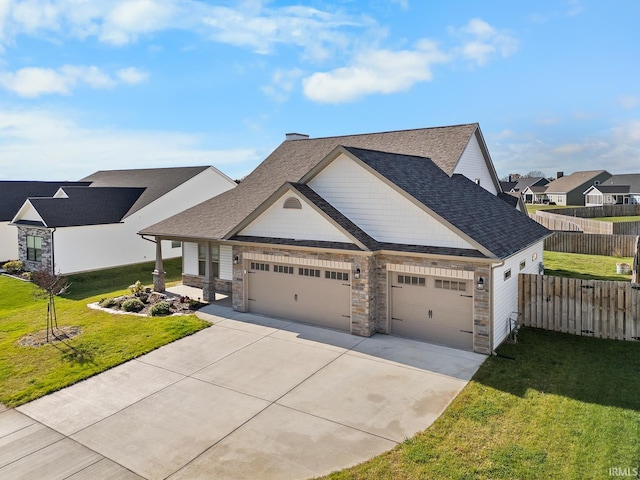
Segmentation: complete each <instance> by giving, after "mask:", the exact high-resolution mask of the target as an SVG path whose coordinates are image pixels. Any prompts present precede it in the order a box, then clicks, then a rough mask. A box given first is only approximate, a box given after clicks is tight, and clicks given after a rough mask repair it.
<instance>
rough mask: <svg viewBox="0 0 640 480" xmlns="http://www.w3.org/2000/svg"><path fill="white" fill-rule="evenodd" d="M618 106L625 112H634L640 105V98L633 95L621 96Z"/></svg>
mask: <svg viewBox="0 0 640 480" xmlns="http://www.w3.org/2000/svg"><path fill="white" fill-rule="evenodd" d="M618 105H620V106H621V107H622V108H624V109H625V110H632V109H634V108H636V107H637V106H639V105H640V97H639V96H633V95H621V96H620V97H618Z"/></svg>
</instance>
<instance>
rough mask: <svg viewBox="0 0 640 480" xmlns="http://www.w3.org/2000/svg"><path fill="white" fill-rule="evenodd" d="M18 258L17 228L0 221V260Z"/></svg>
mask: <svg viewBox="0 0 640 480" xmlns="http://www.w3.org/2000/svg"><path fill="white" fill-rule="evenodd" d="M17 258H18V229H17V228H16V227H13V226H11V225H9V222H0V262H4V261H5V260H16V259H17Z"/></svg>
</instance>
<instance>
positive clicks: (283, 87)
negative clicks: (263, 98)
mask: <svg viewBox="0 0 640 480" xmlns="http://www.w3.org/2000/svg"><path fill="white" fill-rule="evenodd" d="M302 75H303V72H302V70H300V69H299V68H293V69H291V70H281V69H278V70H276V71H275V72H273V74H272V75H271V84H269V85H266V86H264V87H262V91H263V92H264V93H265V94H267V95H268V96H270V97H271V98H273V99H274V100H275V101H277V102H284V101H286V100H288V99H289V95H290V94H291V92H292V91H293V89H294V87H295V86H296V82H297V80H298V79H299V78H300V77H301V76H302Z"/></svg>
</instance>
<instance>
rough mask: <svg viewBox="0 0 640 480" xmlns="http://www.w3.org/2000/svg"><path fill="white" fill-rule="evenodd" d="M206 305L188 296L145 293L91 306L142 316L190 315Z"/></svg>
mask: <svg viewBox="0 0 640 480" xmlns="http://www.w3.org/2000/svg"><path fill="white" fill-rule="evenodd" d="M205 305H206V303H202V302H200V301H198V300H194V299H191V298H189V297H187V296H180V297H177V296H176V297H174V296H167V295H166V294H164V293H158V292H151V291H145V292H143V293H139V294H130V295H120V296H117V297H106V298H103V299H101V300H100V301H99V302H95V303H91V304H89V307H91V308H101V309H103V310H106V311H109V312H112V313H130V314H136V315H141V316H151V317H157V316H161V315H188V314H191V313H193V312H195V311H196V310H198V309H200V308H202V307H204V306H205Z"/></svg>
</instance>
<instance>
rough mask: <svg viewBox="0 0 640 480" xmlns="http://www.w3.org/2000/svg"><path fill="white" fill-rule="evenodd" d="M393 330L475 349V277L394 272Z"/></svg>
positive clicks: (410, 335) (449, 344) (453, 345)
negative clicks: (461, 278)
mask: <svg viewBox="0 0 640 480" xmlns="http://www.w3.org/2000/svg"><path fill="white" fill-rule="evenodd" d="M391 277H392V278H391V333H392V334H394V335H399V336H402V337H408V338H414V339H417V340H424V341H426V342H432V343H439V344H441V345H446V346H448V347H454V348H460V349H463V350H473V295H472V290H471V285H472V283H471V281H469V280H459V279H451V278H439V277H431V276H420V275H410V274H406V273H395V272H392V273H391Z"/></svg>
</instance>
